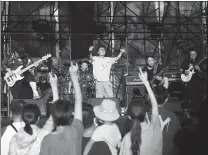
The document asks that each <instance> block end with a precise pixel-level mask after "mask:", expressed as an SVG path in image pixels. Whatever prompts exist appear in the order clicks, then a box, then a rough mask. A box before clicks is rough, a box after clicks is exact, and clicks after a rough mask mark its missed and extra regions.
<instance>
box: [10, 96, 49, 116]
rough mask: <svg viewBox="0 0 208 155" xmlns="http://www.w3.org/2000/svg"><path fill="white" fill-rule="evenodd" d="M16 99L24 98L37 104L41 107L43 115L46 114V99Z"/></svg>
mask: <svg viewBox="0 0 208 155" xmlns="http://www.w3.org/2000/svg"><path fill="white" fill-rule="evenodd" d="M16 100H24V101H25V102H26V103H27V104H36V105H37V106H38V107H39V108H40V113H41V116H46V112H47V110H46V101H45V100H44V99H39V100H33V99H14V100H13V101H16Z"/></svg>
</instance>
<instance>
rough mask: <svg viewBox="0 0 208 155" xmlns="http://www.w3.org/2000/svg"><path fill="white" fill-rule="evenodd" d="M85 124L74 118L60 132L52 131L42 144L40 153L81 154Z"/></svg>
mask: <svg viewBox="0 0 208 155" xmlns="http://www.w3.org/2000/svg"><path fill="white" fill-rule="evenodd" d="M82 135H83V124H82V122H81V121H80V120H78V119H74V121H73V122H72V124H71V125H69V126H65V127H64V129H63V131H62V132H60V133H50V134H49V135H47V136H46V137H45V138H44V139H43V141H42V144H41V149H40V155H81V154H82V153H81V151H82V147H81V145H82Z"/></svg>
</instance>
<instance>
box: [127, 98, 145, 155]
mask: <svg viewBox="0 0 208 155" xmlns="http://www.w3.org/2000/svg"><path fill="white" fill-rule="evenodd" d="M146 113H147V105H146V100H145V99H143V100H140V101H138V100H132V101H131V102H130V103H129V106H128V109H127V114H128V115H129V116H130V118H131V119H132V120H133V122H134V125H133V127H132V129H131V131H130V133H131V151H132V154H133V155H138V152H140V145H141V143H142V139H141V124H140V123H142V122H144V121H145V116H146Z"/></svg>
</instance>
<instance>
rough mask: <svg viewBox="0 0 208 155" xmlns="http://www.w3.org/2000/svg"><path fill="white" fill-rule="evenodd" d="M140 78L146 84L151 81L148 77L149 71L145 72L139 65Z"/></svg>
mask: <svg viewBox="0 0 208 155" xmlns="http://www.w3.org/2000/svg"><path fill="white" fill-rule="evenodd" d="M139 78H140V79H141V81H142V82H143V83H144V84H148V83H149V81H148V79H147V72H143V71H142V69H141V68H140V67H139Z"/></svg>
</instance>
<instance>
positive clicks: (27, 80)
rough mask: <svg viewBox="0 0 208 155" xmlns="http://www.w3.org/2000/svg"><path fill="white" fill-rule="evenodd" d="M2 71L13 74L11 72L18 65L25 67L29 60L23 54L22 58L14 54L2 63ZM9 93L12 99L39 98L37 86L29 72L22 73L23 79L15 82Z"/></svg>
mask: <svg viewBox="0 0 208 155" xmlns="http://www.w3.org/2000/svg"><path fill="white" fill-rule="evenodd" d="M2 63H3V64H2V66H3V70H4V71H5V72H8V73H9V74H13V73H12V72H11V71H12V70H15V69H16V68H17V67H19V66H20V65H23V66H24V67H26V66H27V65H28V64H29V63H31V60H30V59H28V56H27V55H26V54H25V55H24V56H23V57H21V58H20V57H19V55H18V54H17V53H16V52H14V53H12V54H11V55H10V56H9V57H8V58H7V59H6V58H5V60H3V62H2ZM11 93H12V97H13V99H38V98H40V96H39V93H38V91H37V84H36V82H35V79H34V76H33V74H32V70H31V71H26V72H25V73H24V79H22V80H20V81H17V82H16V83H15V85H14V86H13V87H11Z"/></svg>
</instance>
